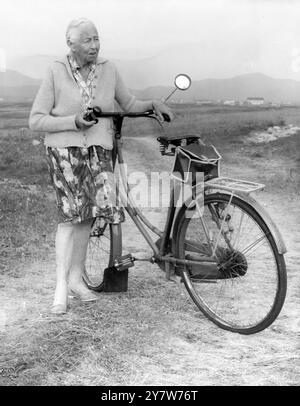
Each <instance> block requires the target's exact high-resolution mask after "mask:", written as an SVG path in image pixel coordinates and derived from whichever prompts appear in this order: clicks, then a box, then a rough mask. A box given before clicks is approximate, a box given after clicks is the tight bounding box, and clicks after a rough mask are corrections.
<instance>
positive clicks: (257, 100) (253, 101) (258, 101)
mask: <svg viewBox="0 0 300 406" xmlns="http://www.w3.org/2000/svg"><path fill="white" fill-rule="evenodd" d="M246 103H247V104H252V105H253V106H259V105H261V104H264V103H265V99H264V98H263V97H247V99H246Z"/></svg>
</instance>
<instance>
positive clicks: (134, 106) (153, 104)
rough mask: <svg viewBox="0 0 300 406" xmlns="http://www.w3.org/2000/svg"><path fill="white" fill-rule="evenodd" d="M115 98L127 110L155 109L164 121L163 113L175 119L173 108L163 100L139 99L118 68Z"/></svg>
mask: <svg viewBox="0 0 300 406" xmlns="http://www.w3.org/2000/svg"><path fill="white" fill-rule="evenodd" d="M115 98H116V100H117V102H118V103H119V104H120V106H121V107H122V109H123V110H125V111H126V112H129V111H134V112H137V113H140V112H143V111H147V110H154V112H155V114H156V115H157V116H158V117H159V119H160V120H161V121H164V119H163V116H162V114H167V115H168V116H169V118H170V119H171V120H172V119H173V114H172V112H171V110H170V109H169V108H168V106H166V105H165V104H164V103H163V102H161V101H159V100H145V101H142V100H137V99H136V98H135V97H134V96H133V95H132V94H131V93H130V92H129V91H128V89H127V87H126V86H125V84H124V82H123V80H122V78H121V76H120V74H119V72H118V70H117V69H116V89H115Z"/></svg>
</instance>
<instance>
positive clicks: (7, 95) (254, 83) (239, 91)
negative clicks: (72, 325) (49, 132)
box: [0, 70, 300, 103]
mask: <svg viewBox="0 0 300 406" xmlns="http://www.w3.org/2000/svg"><path fill="white" fill-rule="evenodd" d="M40 83H41V80H38V79H33V78H31V77H29V76H26V75H24V74H21V73H19V72H16V71H11V70H7V71H6V72H0V99H5V100H6V99H7V100H17V101H29V100H32V99H33V98H34V96H35V94H36V92H37V90H38V87H39V85H40ZM173 89H174V87H173V86H152V87H147V88H146V89H143V90H140V89H136V88H135V89H134V90H132V92H133V93H134V94H135V95H136V96H137V97H138V98H140V99H153V98H164V97H167V96H168V95H169V93H171V91H172V90H173ZM247 97H264V98H265V100H266V101H270V102H276V103H288V102H291V103H300V82H299V81H296V80H290V79H274V78H271V77H269V76H266V75H263V74H261V73H251V74H246V75H239V76H234V77H231V78H227V79H203V80H194V81H193V82H192V86H191V88H190V89H188V90H186V91H177V92H176V93H175V94H174V96H172V99H173V100H175V101H176V100H177V101H178V100H181V101H184V102H195V101H197V100H226V99H233V100H239V101H244V100H245V99H246V98H247ZM172 99H171V100H172Z"/></svg>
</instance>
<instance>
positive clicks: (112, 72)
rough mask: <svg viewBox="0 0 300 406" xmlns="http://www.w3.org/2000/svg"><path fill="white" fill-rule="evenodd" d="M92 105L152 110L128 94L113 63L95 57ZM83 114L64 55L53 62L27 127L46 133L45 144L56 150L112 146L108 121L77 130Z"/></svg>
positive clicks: (106, 119)
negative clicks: (117, 104) (73, 147)
mask: <svg viewBox="0 0 300 406" xmlns="http://www.w3.org/2000/svg"><path fill="white" fill-rule="evenodd" d="M93 95H94V96H93V105H94V106H99V107H101V109H102V110H103V111H114V106H115V103H114V102H115V101H116V102H118V103H119V105H120V106H121V108H122V109H123V110H125V111H126V112H128V111H136V112H143V111H146V110H149V109H152V101H151V100H149V101H140V100H136V99H135V97H134V96H133V95H132V94H130V92H129V91H128V90H127V88H126V86H125V85H124V83H123V80H122V78H121V76H120V74H119V73H118V71H117V69H116V67H115V66H114V64H113V63H112V62H110V61H108V60H106V59H104V58H98V59H97V62H96V71H95V89H94V92H93ZM80 111H82V99H81V94H80V90H79V88H78V85H77V83H76V81H75V79H74V77H73V74H72V71H71V67H70V65H69V62H68V58H67V56H65V57H64V58H63V59H60V60H56V61H55V62H54V63H53V64H52V66H51V67H50V68H49V69H48V71H47V74H46V76H45V78H44V80H43V82H42V84H41V87H40V89H39V91H38V93H37V95H36V98H35V100H34V102H33V106H32V110H31V113H30V117H29V127H30V129H32V130H34V131H42V132H46V133H47V134H46V137H45V145H46V146H50V147H56V148H64V147H69V146H79V147H89V146H91V145H100V146H102V147H103V148H105V149H112V147H113V135H114V130H113V125H112V119H111V118H100V119H99V122H98V123H97V124H95V125H93V126H92V127H91V128H89V129H87V130H80V129H78V128H77V127H76V124H75V116H76V114H77V113H80Z"/></svg>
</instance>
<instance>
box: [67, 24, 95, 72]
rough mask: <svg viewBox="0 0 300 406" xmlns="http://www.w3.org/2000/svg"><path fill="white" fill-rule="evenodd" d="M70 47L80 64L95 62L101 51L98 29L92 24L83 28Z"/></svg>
mask: <svg viewBox="0 0 300 406" xmlns="http://www.w3.org/2000/svg"><path fill="white" fill-rule="evenodd" d="M69 46H70V49H71V50H72V52H73V54H74V55H75V57H76V59H77V61H78V62H79V63H81V64H87V63H92V62H95V61H96V59H97V56H98V53H99V49H100V42H99V36H98V32H97V30H96V28H95V27H94V26H93V25H90V24H89V25H88V24H85V25H83V26H81V27H80V28H79V30H78V32H77V33H76V36H75V38H74V39H73V41H72V42H70V44H69Z"/></svg>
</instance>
